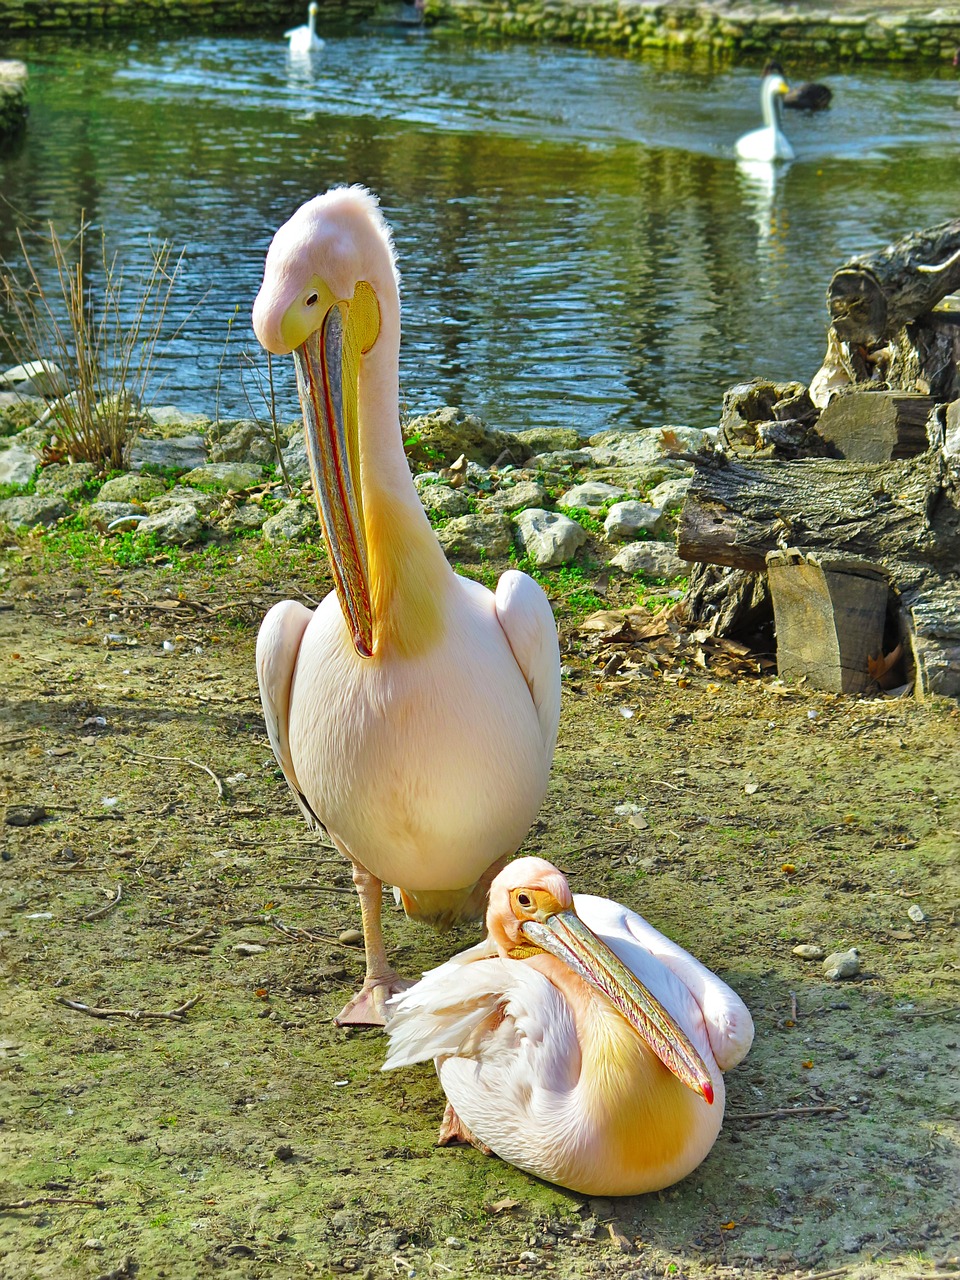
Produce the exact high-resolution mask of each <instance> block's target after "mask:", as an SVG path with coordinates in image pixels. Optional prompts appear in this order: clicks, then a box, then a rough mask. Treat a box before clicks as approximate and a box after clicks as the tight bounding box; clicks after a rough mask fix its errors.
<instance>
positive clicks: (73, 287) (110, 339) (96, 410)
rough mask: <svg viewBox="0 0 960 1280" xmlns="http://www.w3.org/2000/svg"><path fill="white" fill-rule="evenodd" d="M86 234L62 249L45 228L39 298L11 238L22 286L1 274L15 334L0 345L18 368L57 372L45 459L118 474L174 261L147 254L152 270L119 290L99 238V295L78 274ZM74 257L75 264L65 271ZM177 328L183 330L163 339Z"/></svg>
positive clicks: (27, 258)
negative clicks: (48, 267) (47, 269)
mask: <svg viewBox="0 0 960 1280" xmlns="http://www.w3.org/2000/svg"><path fill="white" fill-rule="evenodd" d="M88 227H89V224H88V223H86V222H85V220H84V219H83V216H82V215H81V223H80V229H79V231H78V233H77V235H76V237H75V238H74V239H73V241H69V242H67V243H66V244H65V243H64V241H62V240H61V239H60V237H59V235H58V234H57V231H56V229H55V228H54V226H53V225H52V224H50V225H49V238H48V241H47V243H48V244H49V246H50V249H51V251H52V256H53V268H54V274H55V278H56V284H55V285H54V286H53V287H52V288H50V289H48V288H47V286H46V285H45V284H44V282H43V279H42V276H41V269H40V267H39V266H38V265H37V263H36V261H35V259H34V257H33V256H32V255H31V253H30V251H29V250H28V248H27V245H26V241H25V239H24V236H23V233H22V232H18V233H17V234H18V239H19V243H20V250H21V253H22V254H23V261H24V264H25V280H24V281H21V280H19V279H18V278H17V275H16V274H15V273H14V272H13V271H10V270H9V269H8V270H7V271H6V272H5V274H4V280H3V284H4V292H5V294H6V299H7V304H8V307H9V310H10V313H11V314H12V316H13V319H14V324H15V330H16V331H15V332H13V333H9V332H3V334H2V336H3V338H4V339H5V341H6V342H7V344H8V345H9V346H10V348H11V350H12V351H13V352H14V354H15V355H17V356H18V357H19V358H20V359H21V361H22V362H26V361H29V360H41V361H46V362H53V363H54V364H56V365H59V366H60V368H61V370H62V376H61V378H60V379H59V380H58V383H57V384H56V385H53V386H52V387H51V388H50V391H49V393H48V395H47V397H46V398H47V400H48V409H47V412H46V414H45V415H44V418H43V419H41V421H46V422H49V423H50V424H51V429H52V433H53V435H54V437H55V444H54V448H53V456H54V457H68V458H72V459H74V460H86V461H89V462H92V463H94V464H95V465H98V466H105V467H116V468H123V467H125V465H126V463H127V461H128V459H129V452H130V447H131V445H132V442H133V436H134V433H135V431H136V428H137V426H138V420H139V414H140V406H141V403H142V402H143V400H144V398H145V396H146V392H147V389H148V384H149V383H150V381H151V379H152V377H153V374H154V370H155V364H156V356H157V353H158V349H159V342H160V337H161V334H162V332H163V330H164V329H165V327H166V319H167V310H168V307H169V303H170V299H171V296H172V293H173V289H174V287H175V285H176V283H177V280H178V276H179V272H180V266H181V263H182V259H183V255H182V253H181V255H180V256H179V257H178V258H177V259H175V260H174V259H173V258H172V253H171V249H170V246H169V245H167V244H166V243H164V244H161V245H159V246H157V247H154V248H152V249H151V256H152V266H151V267H150V268H149V269H146V270H145V271H144V272H142V273H141V275H140V277H139V278H138V279H137V280H136V281H135V282H131V281H125V279H124V273H123V269H122V268H121V267H120V265H119V260H118V257H117V255H116V254H114V255H113V256H110V255H109V254H108V251H107V244H106V237H105V235H104V233H103V232H102V231H101V232H100V254H99V271H100V273H102V279H101V281H100V283H99V287H98V289H95V286H94V282H93V281H92V280H90V279H88V277H87V275H86V274H85V267H84V263H85V262H86V261H87V254H86V252H85V248H86V235H87V231H88ZM74 254H75V256H76V259H77V260H76V261H75V262H73V261H71V260H70V259H71V257H73V256H74ZM180 328H182V323H181V325H179V326H178V327H177V329H176V331H175V332H174V334H172V335H171V337H175V336H176V333H177V332H179V330H180Z"/></svg>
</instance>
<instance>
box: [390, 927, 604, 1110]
mask: <svg viewBox="0 0 960 1280" xmlns="http://www.w3.org/2000/svg"><path fill="white" fill-rule="evenodd" d="M474 962H477V963H474ZM387 1035H388V1036H389V1037H390V1048H389V1051H388V1054H387V1058H386V1061H385V1062H384V1064H383V1070H384V1071H387V1070H389V1069H390V1068H391V1067H402V1066H407V1065H409V1064H410V1063H413V1062H425V1061H428V1060H429V1059H430V1058H437V1059H439V1060H440V1061H438V1064H437V1065H438V1068H439V1067H440V1066H442V1067H443V1084H444V1089H445V1090H446V1091H447V1093H448V1096H450V1097H451V1098H452V1099H453V1098H454V1095H453V1094H451V1093H450V1084H451V1081H452V1080H453V1079H455V1078H456V1077H457V1076H459V1077H461V1078H462V1079H463V1080H464V1086H465V1087H466V1088H467V1090H468V1092H469V1093H471V1094H473V1095H475V1096H477V1097H480V1096H483V1097H486V1098H487V1099H488V1104H489V1105H491V1106H493V1107H494V1108H496V1107H497V1105H498V1103H500V1104H502V1103H503V1101H504V1098H505V1097H506V1093H505V1092H504V1091H507V1092H511V1093H512V1092H513V1090H514V1089H519V1090H520V1093H521V1094H523V1095H524V1096H525V1100H524V1103H523V1107H522V1109H523V1110H526V1108H527V1105H528V1104H529V1103H530V1101H531V1100H530V1098H529V1096H526V1095H528V1094H529V1088H530V1087H532V1086H534V1085H536V1086H538V1087H539V1088H542V1089H544V1090H546V1091H547V1092H549V1091H551V1090H559V1089H563V1088H569V1087H570V1086H571V1085H572V1084H573V1083H574V1082H575V1081H576V1078H577V1075H578V1073H579V1070H580V1053H579V1046H578V1043H577V1034H576V1028H575V1026H574V1023H573V1017H572V1015H571V1013H570V1010H569V1008H568V1006H567V1003H566V1001H565V1000H564V999H563V996H562V995H561V994H560V993H559V992H558V991H557V990H556V988H555V987H554V986H553V985H552V984H551V983H550V982H549V981H548V980H547V979H546V978H545V977H544V976H543V974H541V973H538V972H537V970H536V969H533V968H530V967H528V966H527V965H522V964H517V963H516V962H514V961H511V960H502V959H500V957H499V956H498V955H497V954H496V949H495V948H494V946H493V944H492V943H491V942H490V941H489V940H485V941H483V942H481V943H479V944H478V945H477V946H475V947H471V948H470V949H469V950H468V951H463V952H461V953H460V955H458V956H455V957H454V958H453V959H452V960H448V961H447V963H446V964H442V965H440V967H439V968H437V969H432V970H431V971H430V972H429V973H425V974H424V976H423V977H422V978H421V980H420V981H419V982H418V983H417V984H416V985H415V986H413V987H411V988H409V990H407V991H404V992H401V994H400V995H398V996H395V997H394V998H393V999H392V1000H391V1001H390V1003H389V1005H388V1016H387ZM471 1064H472V1065H471ZM450 1073H453V1074H452V1075H450ZM454 1100H455V1099H454ZM455 1105H456V1101H455ZM518 1106H519V1104H518Z"/></svg>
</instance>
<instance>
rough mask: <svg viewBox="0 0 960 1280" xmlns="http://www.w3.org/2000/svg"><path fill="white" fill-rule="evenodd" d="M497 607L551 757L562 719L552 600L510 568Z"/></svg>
mask: <svg viewBox="0 0 960 1280" xmlns="http://www.w3.org/2000/svg"><path fill="white" fill-rule="evenodd" d="M496 608H497V618H498V620H499V622H500V626H501V627H502V628H503V633H504V635H505V636H506V637H507V641H508V643H509V645H510V648H511V650H512V652H513V656H514V657H515V658H516V660H517V666H518V667H519V668H520V670H521V671H522V672H523V678H524V679H525V680H526V682H527V685H528V687H529V689H530V694H531V697H532V698H533V704H534V706H535V707H536V709H537V717H538V719H539V721H540V732H541V733H542V734H543V744H544V747H545V748H546V750H547V752H548V754H549V755H551V756H552V755H553V749H554V747H555V746H556V743H557V726H558V724H559V722H560V642H559V640H558V639H557V624H556V622H555V621H554V617H553V610H552V609H551V608H550V602H549V600H548V599H547V597H546V596H545V595H544V593H543V590H542V588H541V587H540V586H538V584H537V583H536V582H534V580H533V579H532V578H531V577H529V576H528V575H527V574H525V573H520V572H518V571H517V570H516V569H510V570H508V571H507V572H506V573H504V574H503V575H501V578H500V581H499V582H498V583H497V592H496Z"/></svg>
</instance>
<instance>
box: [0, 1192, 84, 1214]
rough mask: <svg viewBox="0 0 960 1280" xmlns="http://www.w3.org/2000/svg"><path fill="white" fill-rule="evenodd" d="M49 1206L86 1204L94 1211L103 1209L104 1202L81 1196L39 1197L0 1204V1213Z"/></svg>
mask: <svg viewBox="0 0 960 1280" xmlns="http://www.w3.org/2000/svg"><path fill="white" fill-rule="evenodd" d="M49 1204H85V1205H89V1206H90V1207H91V1208H93V1209H102V1208H103V1207H104V1202H103V1201H102V1200H85V1199H83V1198H82V1197H81V1196H37V1197H36V1198H35V1199H33V1200H11V1201H9V1202H8V1203H7V1204H0V1213H11V1212H12V1211H13V1210H14V1209H36V1208H37V1207H38V1206H40V1205H49Z"/></svg>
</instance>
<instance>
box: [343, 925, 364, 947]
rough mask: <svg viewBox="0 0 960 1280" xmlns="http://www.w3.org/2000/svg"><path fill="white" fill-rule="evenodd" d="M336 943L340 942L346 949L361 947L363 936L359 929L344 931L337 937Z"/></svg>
mask: <svg viewBox="0 0 960 1280" xmlns="http://www.w3.org/2000/svg"><path fill="white" fill-rule="evenodd" d="M337 941H338V942H342V943H343V944H344V946H346V947H360V946H363V934H362V933H361V932H360V930H359V929H344V931H343V933H341V934H339V935H338V937H337Z"/></svg>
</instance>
